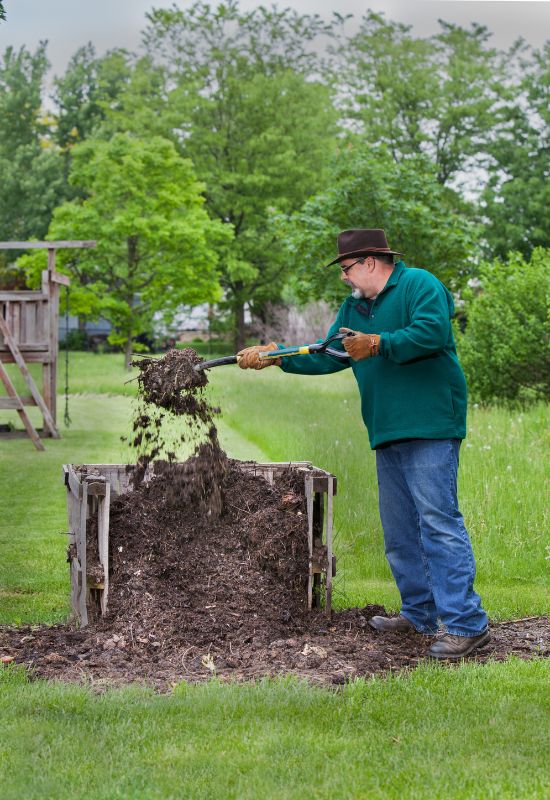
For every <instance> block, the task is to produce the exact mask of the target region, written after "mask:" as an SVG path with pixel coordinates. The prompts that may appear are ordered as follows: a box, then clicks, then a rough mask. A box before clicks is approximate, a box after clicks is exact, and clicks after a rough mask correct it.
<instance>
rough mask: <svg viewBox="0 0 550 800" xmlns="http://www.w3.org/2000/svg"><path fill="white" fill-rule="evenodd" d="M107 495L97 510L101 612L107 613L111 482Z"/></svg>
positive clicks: (107, 486) (107, 487) (107, 488)
mask: <svg viewBox="0 0 550 800" xmlns="http://www.w3.org/2000/svg"><path fill="white" fill-rule="evenodd" d="M105 489H106V492H105V497H102V498H100V499H99V508H98V511H97V544H98V550H99V562H100V564H101V566H102V567H103V591H102V592H101V598H100V603H101V614H102V616H105V614H106V613H107V601H108V598H109V518H110V503H111V484H110V483H108V482H107V483H106V485H105Z"/></svg>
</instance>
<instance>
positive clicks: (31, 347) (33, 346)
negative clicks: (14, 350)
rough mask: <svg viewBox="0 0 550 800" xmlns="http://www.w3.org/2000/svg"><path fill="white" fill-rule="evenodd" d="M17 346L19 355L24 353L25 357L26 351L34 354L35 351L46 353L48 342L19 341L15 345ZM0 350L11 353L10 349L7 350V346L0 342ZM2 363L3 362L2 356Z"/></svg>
mask: <svg viewBox="0 0 550 800" xmlns="http://www.w3.org/2000/svg"><path fill="white" fill-rule="evenodd" d="M17 346H18V348H19V350H20V351H21V353H25V355H26V354H27V351H31V352H36V351H41V352H42V351H43V352H45V353H47V351H48V348H49V343H48V342H44V341H38V342H33V341H30V342H21V341H19V342H18V343H17ZM0 350H2V351H7V352H8V353H9V352H11V351H10V348H9V346H8V344H7V343H6V342H0ZM2 361H5V359H4V357H3V356H2ZM14 361H15V359H14Z"/></svg>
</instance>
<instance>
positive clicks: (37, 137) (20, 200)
mask: <svg viewBox="0 0 550 800" xmlns="http://www.w3.org/2000/svg"><path fill="white" fill-rule="evenodd" d="M48 66H49V65H48V60H47V57H46V44H45V43H44V42H42V43H41V44H40V45H39V46H38V48H37V49H36V51H35V52H34V53H30V52H29V51H27V50H26V49H25V48H24V47H23V48H21V49H20V50H19V51H17V52H16V51H15V50H14V49H13V48H12V47H8V48H6V50H5V52H4V54H3V57H2V59H1V60H0V174H1V175H2V191H1V192H0V239H28V238H31V237H33V236H34V237H41V236H43V235H44V234H45V233H46V231H47V229H48V224H49V222H50V219H51V214H52V210H53V208H54V207H55V206H56V205H57V204H58V203H59V200H60V198H61V197H62V196H63V172H62V162H61V159H60V158H59V154H58V152H57V149H56V148H55V146H54V143H53V142H52V138H51V126H50V120H49V119H48V118H47V117H45V116H44V115H43V114H42V113H41V93H42V86H43V82H44V76H45V73H46V71H47V69H48Z"/></svg>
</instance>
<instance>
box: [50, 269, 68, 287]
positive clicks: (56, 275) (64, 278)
mask: <svg viewBox="0 0 550 800" xmlns="http://www.w3.org/2000/svg"><path fill="white" fill-rule="evenodd" d="M50 280H51V281H53V282H54V283H60V284H61V285H62V286H70V285H71V279H70V278H69V277H68V275H62V274H61V272H52V273H51V275H50Z"/></svg>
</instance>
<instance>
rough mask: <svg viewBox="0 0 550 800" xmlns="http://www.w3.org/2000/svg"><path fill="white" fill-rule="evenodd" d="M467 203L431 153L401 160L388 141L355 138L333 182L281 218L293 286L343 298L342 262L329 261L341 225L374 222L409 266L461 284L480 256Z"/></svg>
mask: <svg viewBox="0 0 550 800" xmlns="http://www.w3.org/2000/svg"><path fill="white" fill-rule="evenodd" d="M463 209H464V204H463V202H462V201H461V200H460V198H459V197H458V195H456V194H455V193H454V192H453V191H452V190H450V189H447V188H445V187H443V186H441V184H440V183H439V182H438V181H437V176H436V174H435V170H434V168H433V167H431V165H430V163H429V162H428V161H427V160H426V159H424V158H422V157H417V158H416V159H408V160H406V161H402V162H396V161H395V160H394V159H393V158H392V156H391V154H390V153H388V151H387V150H386V149H384V148H365V147H356V146H355V145H354V144H353V143H350V145H349V148H347V149H344V150H342V151H341V152H340V154H339V155H338V158H337V159H336V161H335V164H334V171H333V175H332V180H331V188H330V189H328V190H327V191H324V192H321V193H320V194H318V195H316V196H315V197H313V198H311V199H310V200H308V201H307V202H306V203H305V205H304V206H303V208H302V210H301V211H300V212H298V213H297V214H294V215H293V216H292V218H291V219H290V220H289V221H287V220H285V219H284V218H282V217H280V218H279V220H278V224H279V226H280V231H281V233H280V235H281V237H284V239H285V242H286V243H287V249H288V260H289V262H291V263H293V264H294V265H295V267H294V270H295V274H294V278H293V281H292V287H293V291H294V293H295V295H296V296H297V297H298V299H300V300H302V301H305V300H308V299H309V298H311V297H315V298H321V297H322V298H324V299H327V300H330V301H333V302H337V301H338V300H339V299H340V300H341V298H342V295H343V292H344V288H343V286H342V283H341V281H340V278H339V270H338V268H337V267H334V268H331V269H328V270H325V269H323V265H324V264H328V263H329V261H330V260H331V259H332V258H334V255H335V253H336V237H337V234H338V232H339V231H341V230H345V229H347V228H367V227H368V228H384V229H385V231H386V234H387V236H388V240H389V242H390V245H391V246H392V247H393V248H394V249H396V250H400V251H402V252H403V253H404V254H405V255H404V260H405V261H406V263H407V264H408V265H409V266H415V267H426V268H427V269H429V270H430V271H432V272H434V273H435V274H436V275H437V276H438V277H439V278H440V279H441V280H442V281H444V282H445V283H446V284H448V285H449V286H450V287H453V288H456V287H458V286H460V285H461V284H463V283H464V282H465V281H466V279H467V278H468V276H469V275H470V274H471V272H472V270H473V268H474V265H475V256H476V249H475V248H476V244H475V242H476V229H475V227H474V226H473V225H472V223H470V222H469V221H468V219H467V217H466V216H465V215H464V213H462V212H463ZM345 291H348V290H347V289H346V290H345Z"/></svg>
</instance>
